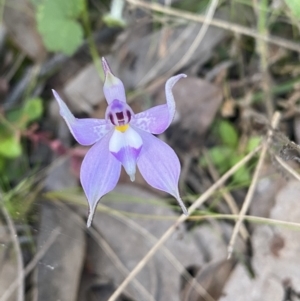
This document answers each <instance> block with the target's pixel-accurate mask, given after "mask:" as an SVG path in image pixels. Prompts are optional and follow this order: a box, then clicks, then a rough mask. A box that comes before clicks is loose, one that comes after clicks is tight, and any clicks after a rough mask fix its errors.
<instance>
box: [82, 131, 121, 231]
mask: <svg viewBox="0 0 300 301" xmlns="http://www.w3.org/2000/svg"><path fill="white" fill-rule="evenodd" d="M110 138H111V134H110V133H109V134H107V135H105V136H104V137H103V138H102V139H101V140H100V141H98V142H97V143H96V144H95V145H93V146H92V147H91V149H90V150H89V151H88V153H87V154H86V156H85V157H84V159H83V162H82V165H81V169H80V181H81V184H82V187H83V190H84V192H85V194H86V197H87V199H88V203H89V217H88V221H87V226H88V227H90V225H91V223H92V219H93V216H94V214H95V210H96V207H97V203H98V202H99V200H100V198H101V197H102V196H103V195H105V194H106V193H108V192H110V191H111V190H113V189H114V188H115V186H116V185H117V182H118V180H119V177H120V172H121V164H120V162H119V161H118V160H117V159H116V158H115V157H114V156H113V155H112V154H111V153H110V152H109V149H108V146H109V140H110Z"/></svg>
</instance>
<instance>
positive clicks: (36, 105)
mask: <svg viewBox="0 0 300 301" xmlns="http://www.w3.org/2000/svg"><path fill="white" fill-rule="evenodd" d="M22 113H23V116H24V117H25V118H26V120H27V122H31V121H34V120H36V119H38V118H40V117H41V116H42V114H43V101H42V99H41V98H39V97H36V98H31V99H28V100H27V101H26V103H25V106H24V108H23V112H22Z"/></svg>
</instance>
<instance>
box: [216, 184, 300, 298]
mask: <svg viewBox="0 0 300 301" xmlns="http://www.w3.org/2000/svg"><path fill="white" fill-rule="evenodd" d="M299 199H300V185H299V182H298V181H295V180H293V181H289V182H288V183H287V184H286V185H285V186H283V187H282V188H281V189H280V190H279V191H278V192H277V194H275V204H274V207H273V208H272V209H271V211H270V218H272V219H274V220H283V221H288V222H296V223H299V221H300V207H299ZM262 201H263V199H262ZM252 246H253V258H252V268H253V271H254V278H253V279H251V277H250V272H249V271H248V272H247V270H246V268H245V267H242V266H241V265H239V266H237V268H236V269H235V271H234V272H233V274H232V275H231V277H230V279H229V281H228V283H227V285H226V288H225V293H226V296H225V297H223V298H222V299H221V301H231V300H235V301H239V300H241V301H242V300H243V301H256V300H272V301H282V300H284V295H285V293H284V291H285V289H286V287H287V286H288V288H289V289H290V290H292V291H294V292H296V293H299V287H300V269H299V268H298V267H299V265H300V257H299V252H300V232H299V230H298V229H289V228H286V227H280V226H268V225H262V226H259V225H257V226H256V227H255V230H254V233H253V236H252Z"/></svg>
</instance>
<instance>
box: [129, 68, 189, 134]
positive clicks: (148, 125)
mask: <svg viewBox="0 0 300 301" xmlns="http://www.w3.org/2000/svg"><path fill="white" fill-rule="evenodd" d="M183 77H186V75H185V74H178V75H176V76H173V77H171V78H170V79H168V80H167V82H166V86H165V92H166V99H167V103H166V104H164V105H159V106H155V107H153V108H151V109H149V110H146V111H144V112H141V113H138V114H136V115H135V117H134V118H133V119H132V121H131V122H130V123H131V124H132V125H134V126H136V127H138V128H139V129H141V130H143V131H146V132H150V133H152V134H161V133H163V132H164V131H165V130H166V129H167V128H168V127H169V126H170V124H171V122H172V120H173V118H174V115H175V111H176V104H175V100H174V96H173V93H172V88H173V86H174V85H175V84H176V83H177V81H178V80H179V79H181V78H183Z"/></svg>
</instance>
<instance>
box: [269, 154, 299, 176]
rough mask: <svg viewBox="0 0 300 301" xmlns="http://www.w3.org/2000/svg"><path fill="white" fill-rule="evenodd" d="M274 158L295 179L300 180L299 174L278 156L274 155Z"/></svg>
mask: <svg viewBox="0 0 300 301" xmlns="http://www.w3.org/2000/svg"><path fill="white" fill-rule="evenodd" d="M275 160H276V161H277V162H278V163H279V164H280V165H281V166H282V167H283V168H284V169H286V170H287V171H288V172H289V173H290V174H291V175H292V176H293V177H294V178H295V179H297V180H298V181H300V175H299V174H298V173H297V172H296V171H295V170H294V169H293V168H292V167H291V166H289V165H288V164H287V163H285V162H284V161H283V160H282V159H281V158H280V157H278V156H275Z"/></svg>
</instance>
